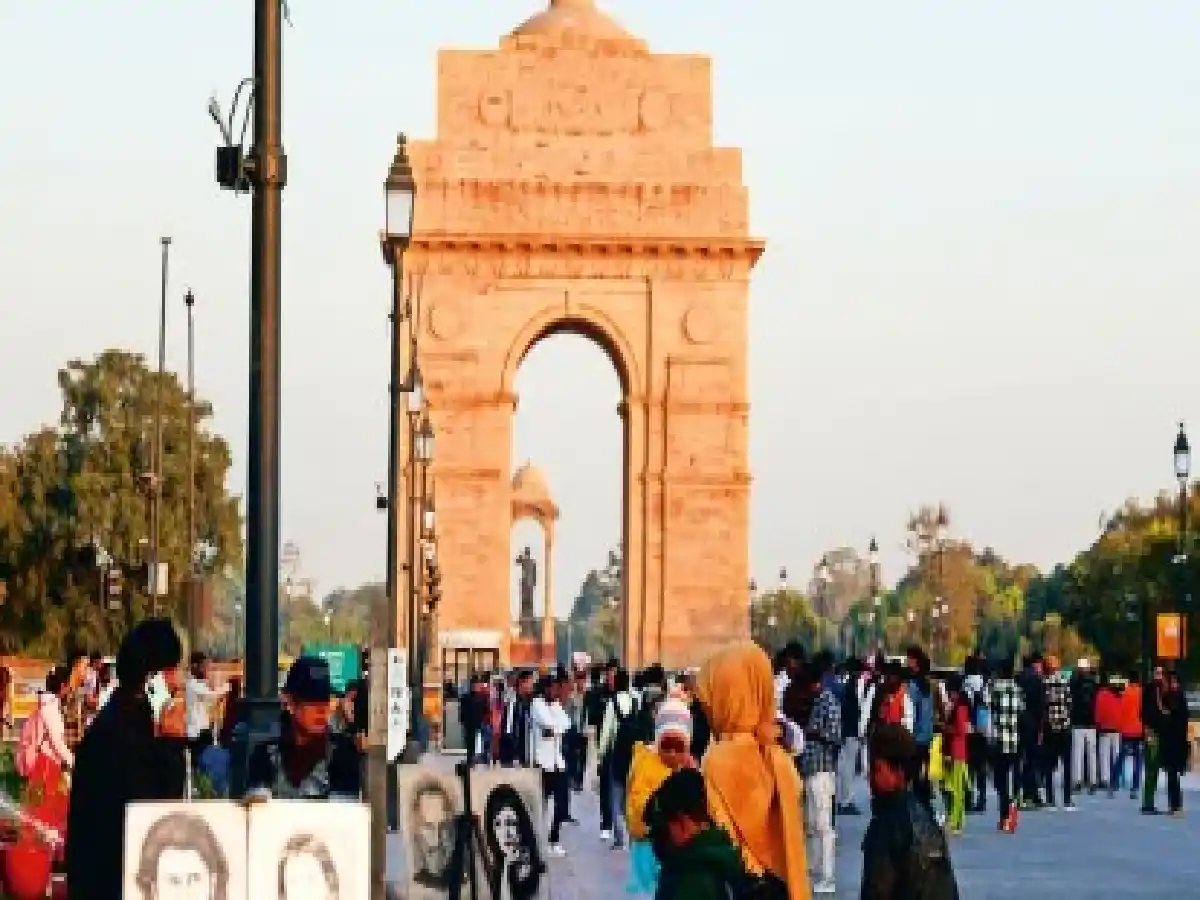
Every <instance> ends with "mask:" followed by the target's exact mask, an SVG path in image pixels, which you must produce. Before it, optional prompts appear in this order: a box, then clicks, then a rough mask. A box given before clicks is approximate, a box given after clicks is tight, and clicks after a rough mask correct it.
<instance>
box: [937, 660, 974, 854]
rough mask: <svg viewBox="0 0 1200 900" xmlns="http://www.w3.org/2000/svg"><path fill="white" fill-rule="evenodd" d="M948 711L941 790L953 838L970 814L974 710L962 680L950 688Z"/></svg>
mask: <svg viewBox="0 0 1200 900" xmlns="http://www.w3.org/2000/svg"><path fill="white" fill-rule="evenodd" d="M947 693H948V695H949V709H948V710H947V712H946V721H945V722H944V723H943V725H942V749H943V754H944V757H945V760H944V762H943V764H942V771H943V775H942V791H943V794H944V796H945V799H946V829H947V830H948V831H949V833H950V834H951V835H952V836H956V837H957V836H958V835H960V834H962V832H963V828H964V827H966V815H967V790H968V787H969V785H968V780H969V779H968V776H967V739H968V738H969V737H970V734H971V707H970V704H969V702H968V701H967V697H966V694H965V692H964V691H963V685H962V679H961V678H960V677H959V676H958V675H954V676H952V677H951V679H950V681H949V684H948V685H947Z"/></svg>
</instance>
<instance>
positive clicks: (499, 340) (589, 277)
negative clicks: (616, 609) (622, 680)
mask: <svg viewBox="0 0 1200 900" xmlns="http://www.w3.org/2000/svg"><path fill="white" fill-rule="evenodd" d="M530 2H531V3H534V2H537V3H545V2H546V0H530ZM534 12H535V13H536V14H534V15H533V16H532V18H530V19H528V20H527V21H526V22H524V23H523V24H521V25H518V26H517V27H516V28H515V29H514V30H513V31H512V32H511V33H510V34H508V35H505V36H503V37H501V38H500V41H499V46H498V47H494V48H485V49H477V50H465V49H445V50H442V51H441V53H440V54H439V57H438V72H437V134H436V135H435V136H434V137H433V138H431V139H429V140H417V141H413V142H411V144H410V145H409V153H410V157H411V160H412V167H413V174H414V177H415V180H416V186H417V193H416V212H415V219H414V231H413V237H412V241H411V245H410V248H409V250H408V253H407V255H406V257H405V260H404V271H405V282H406V283H405V285H404V287H403V289H404V290H405V291H406V292H407V293H408V294H409V295H410V296H412V297H414V298H417V302H416V303H415V309H416V310H417V312H416V313H415V315H416V317H417V320H416V322H415V323H414V330H415V334H416V335H417V337H416V354H417V360H418V361H419V365H420V370H421V375H422V378H423V382H424V390H425V397H426V400H427V403H428V408H429V415H430V419H431V421H432V424H433V428H434V432H435V434H436V444H437V453H436V457H435V459H434V462H433V469H432V477H433V483H434V493H435V494H436V498H437V514H438V533H439V538H438V556H439V561H440V566H441V571H442V573H443V576H442V601H441V605H440V607H439V610H438V632H439V634H438V644H439V645H440V646H441V647H442V648H462V647H479V648H491V649H494V650H495V651H497V652H498V654H499V658H500V660H501V661H502V663H504V662H507V661H508V660H509V658H510V655H509V651H510V647H511V645H512V642H513V641H514V640H516V639H517V634H516V633H515V630H514V629H513V628H512V622H511V619H512V614H511V605H510V589H511V584H512V577H513V575H512V573H513V556H512V548H511V546H510V540H511V536H510V534H511V528H512V523H513V515H514V514H513V509H514V507H513V481H512V473H513V459H512V454H513V414H514V411H515V409H516V404H517V397H516V395H515V393H514V388H513V385H514V379H515V376H516V373H517V369H518V367H519V366H520V365H521V361H522V359H523V358H524V357H525V355H526V354H527V353H528V352H529V350H530V349H531V348H532V347H533V346H534V345H535V344H537V343H538V341H540V340H542V339H543V338H545V337H547V336H549V335H552V334H555V333H557V332H561V331H572V332H576V333H580V334H583V335H586V336H587V337H589V338H591V339H592V340H594V341H595V342H596V343H597V344H598V345H599V346H600V347H601V348H603V350H604V351H605V352H606V353H607V354H608V356H609V358H610V359H611V361H612V364H613V366H614V367H615V369H616V372H617V375H618V377H619V379H620V384H621V392H622V401H621V404H620V415H621V420H622V428H623V434H624V445H625V452H624V478H623V485H624V513H623V527H622V534H621V540H622V544H623V547H624V560H625V563H624V572H623V578H624V592H623V596H624V601H623V603H622V604H621V612H622V620H623V659H624V662H625V664H626V665H629V666H642V665H646V664H649V663H651V662H654V661H661V662H663V663H664V664H665V665H668V666H685V665H691V664H698V663H700V662H702V661H703V660H704V659H705V658H706V657H707V656H708V655H709V654H711V653H712V652H713V651H714V650H715V649H717V648H718V647H721V646H723V645H725V644H727V643H729V642H730V641H732V640H735V639H738V638H744V637H746V636H747V635H748V633H749V609H748V596H747V588H746V585H747V582H748V578H749V563H748V554H747V542H748V518H749V495H750V470H749V461H748V454H747V439H748V426H749V403H748V397H747V378H746V365H747V362H746V357H747V304H748V301H749V290H750V276H751V271H752V270H753V268H754V265H755V263H756V262H757V260H758V258H759V256H760V255H761V254H762V252H763V248H764V244H763V242H762V241H760V240H756V239H754V238H752V237H751V236H750V234H749V210H748V207H749V195H748V192H747V190H746V187H745V186H744V185H743V183H742V158H741V151H740V150H739V149H737V148H734V147H714V146H713V116H712V78H713V69H712V62H711V60H709V59H708V58H707V57H705V56H700V55H666V54H655V53H653V52H652V51H651V49H650V47H649V45H648V44H647V43H646V42H645V41H643V40H642V39H640V38H638V37H637V36H635V35H632V34H630V33H629V32H628V31H626V30H625V28H623V27H622V26H621V25H620V24H619V23H617V22H616V21H614V20H613V19H612V18H611V17H609V16H608V15H606V14H605V13H604V12H603V11H602V10H601V9H599V8H598V7H597V3H596V2H594V0H549V4H548V6H547V7H546V8H544V9H542V10H541V11H536V10H534ZM563 524H564V525H565V524H567V523H566V522H564V523H563ZM569 526H570V527H572V528H587V527H590V523H588V522H587V521H586V520H574V521H571V522H570V523H569ZM551 562H552V560H547V561H546V562H544V563H543V567H544V568H547V569H548V568H549V566H550V564H551ZM528 571H529V572H530V573H532V571H533V570H532V569H530V570H528ZM537 577H538V579H539V581H538V582H537V584H538V591H539V595H540V593H541V588H542V582H543V581H544V580H547V579H548V578H549V573H538V575H537ZM528 584H529V586H530V587H529V588H528V589H531V588H532V584H533V582H532V581H530V582H528ZM546 593H547V597H548V596H549V590H547V592H546ZM523 602H524V603H526V604H528V603H529V602H530V601H529V598H528V597H523ZM546 606H547V607H548V606H549V600H547V601H546ZM537 614H538V615H539V616H544V615H545V614H546V610H543V609H538V610H537ZM525 616H526V617H527V616H528V610H526V611H525ZM551 626H552V623H550V622H547V623H544V624H543V634H545V633H546V632H549V636H550V637H551V639H552V637H553V631H552V627H551ZM525 627H526V628H527V627H528V626H525ZM435 652H436V651H435Z"/></svg>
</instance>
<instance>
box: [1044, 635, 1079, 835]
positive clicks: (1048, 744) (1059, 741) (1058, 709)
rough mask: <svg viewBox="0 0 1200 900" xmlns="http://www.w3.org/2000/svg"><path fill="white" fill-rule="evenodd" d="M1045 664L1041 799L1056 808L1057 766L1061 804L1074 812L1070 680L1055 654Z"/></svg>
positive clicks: (1047, 658) (1068, 810) (1048, 657)
mask: <svg viewBox="0 0 1200 900" xmlns="http://www.w3.org/2000/svg"><path fill="white" fill-rule="evenodd" d="M1045 666H1046V679H1045V685H1046V702H1045V713H1046V718H1045V724H1044V725H1043V732H1042V734H1043V737H1042V750H1043V752H1042V766H1043V768H1042V776H1043V779H1044V785H1045V800H1046V803H1047V804H1048V805H1049V806H1050V807H1051V808H1052V809H1057V808H1058V804H1057V803H1056V802H1055V799H1054V797H1055V794H1054V775H1055V772H1056V771H1057V770H1058V769H1059V768H1060V767H1061V768H1062V795H1063V806H1062V808H1063V809H1064V810H1066V811H1067V812H1075V810H1076V806H1075V804H1074V803H1072V802H1071V785H1072V783H1073V782H1072V772H1071V756H1072V753H1071V738H1072V735H1071V684H1070V682H1069V681H1068V680H1067V676H1066V675H1064V674H1063V671H1062V668H1061V666H1060V664H1059V660H1058V657H1057V656H1047V657H1046V661H1045Z"/></svg>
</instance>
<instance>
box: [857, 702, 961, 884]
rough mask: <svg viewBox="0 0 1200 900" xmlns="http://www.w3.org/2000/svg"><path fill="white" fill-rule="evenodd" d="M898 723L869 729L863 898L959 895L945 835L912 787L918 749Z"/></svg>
mask: <svg viewBox="0 0 1200 900" xmlns="http://www.w3.org/2000/svg"><path fill="white" fill-rule="evenodd" d="M920 752H921V751H920V748H919V747H918V746H917V745H916V743H915V741H914V740H913V738H912V736H911V735H910V734H909V733H908V732H907V731H905V730H904V728H902V727H901V726H899V725H893V724H886V723H885V724H880V725H879V726H878V727H877V728H876V729H875V731H874V732H873V733H872V735H871V746H870V759H871V769H870V774H869V779H870V783H871V822H870V824H869V825H868V826H867V833H866V835H865V836H864V838H863V844H862V847H863V870H862V888H861V892H860V897H861V898H862V900H958V896H959V895H958V883H957V881H956V880H955V877H954V868H953V866H952V864H951V862H950V848H949V847H948V846H947V844H946V836H945V834H944V833H943V832H942V829H941V828H939V827H938V826H937V823H936V822H935V821H934V820H933V816H932V815H931V814H930V812H929V809H928V807H927V806H926V805H925V803H924V802H923V801H922V800H920V799H919V798H918V797H917V796H916V795H915V793H914V792H913V790H912V782H911V774H912V772H913V771H914V770H915V768H916V767H915V765H914V764H913V758H914V755H915V754H918V753H920Z"/></svg>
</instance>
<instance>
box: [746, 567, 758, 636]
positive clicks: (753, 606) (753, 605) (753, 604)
mask: <svg viewBox="0 0 1200 900" xmlns="http://www.w3.org/2000/svg"><path fill="white" fill-rule="evenodd" d="M746 592H747V594H748V595H749V598H750V637H751V638H753V637H754V619H755V613H756V612H757V609H758V581H756V580H755V579H753V578H751V579H750V581H749V582H748V583H747V585H746Z"/></svg>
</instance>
